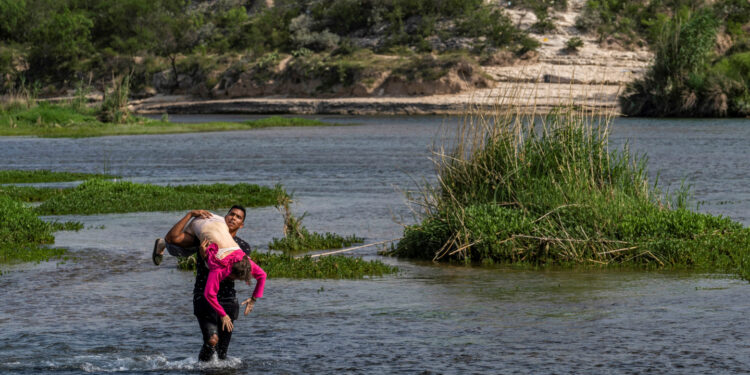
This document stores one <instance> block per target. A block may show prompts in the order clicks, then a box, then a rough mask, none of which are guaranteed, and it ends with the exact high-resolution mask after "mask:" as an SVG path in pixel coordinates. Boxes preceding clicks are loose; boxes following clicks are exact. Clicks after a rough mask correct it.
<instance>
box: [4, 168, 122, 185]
mask: <svg viewBox="0 0 750 375" xmlns="http://www.w3.org/2000/svg"><path fill="white" fill-rule="evenodd" d="M117 177H119V176H113V175H108V174H100V173H72V172H53V171H50V170H48V169H35V170H17V169H9V170H0V184H27V183H38V182H69V181H81V180H90V179H93V178H101V179H106V178H117Z"/></svg>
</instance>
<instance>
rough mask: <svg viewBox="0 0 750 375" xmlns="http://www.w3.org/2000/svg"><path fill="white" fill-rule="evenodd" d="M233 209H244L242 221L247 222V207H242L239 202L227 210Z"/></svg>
mask: <svg viewBox="0 0 750 375" xmlns="http://www.w3.org/2000/svg"><path fill="white" fill-rule="evenodd" d="M232 210H240V211H242V222H243V223H244V222H245V217H246V216H247V212H246V211H245V207H242V206H240V205H239V204H235V205H234V206H232V208H230V209H229V211H227V213H230V212H232Z"/></svg>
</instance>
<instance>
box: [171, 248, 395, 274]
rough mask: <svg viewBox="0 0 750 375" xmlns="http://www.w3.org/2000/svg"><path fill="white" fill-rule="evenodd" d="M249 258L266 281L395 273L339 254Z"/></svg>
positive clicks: (182, 264)
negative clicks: (266, 278) (260, 270)
mask: <svg viewBox="0 0 750 375" xmlns="http://www.w3.org/2000/svg"><path fill="white" fill-rule="evenodd" d="M194 256H195V255H193V256H190V257H187V258H180V259H179V260H178V267H179V268H180V269H183V270H194V269H195V259H194V258H193V257H194ZM250 258H251V259H252V260H253V261H254V262H255V263H257V264H258V265H259V266H260V267H261V268H263V270H264V271H266V274H268V277H269V278H290V279H361V278H364V277H370V276H383V275H388V274H392V273H396V272H398V268H397V267H394V266H389V265H387V264H385V263H383V262H381V261H379V260H372V261H365V260H362V259H360V258H355V257H347V256H343V255H331V256H324V257H319V258H310V257H309V256H307V257H303V258H294V257H292V256H291V255H288V254H272V253H261V252H257V251H253V252H252V254H250Z"/></svg>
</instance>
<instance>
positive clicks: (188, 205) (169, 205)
mask: <svg viewBox="0 0 750 375" xmlns="http://www.w3.org/2000/svg"><path fill="white" fill-rule="evenodd" d="M279 194H285V193H284V190H283V189H282V188H281V187H280V186H276V187H274V188H269V187H264V186H258V185H251V184H235V185H227V184H212V185H178V186H157V185H146V184H137V183H133V182H128V181H120V182H112V181H105V180H89V181H86V182H84V183H82V184H80V185H78V186H77V187H75V188H73V189H71V190H70V191H67V192H66V193H65V194H60V195H56V196H53V197H52V198H51V199H49V200H48V201H46V202H44V203H42V204H41V205H40V206H39V207H37V208H36V211H37V212H38V213H40V214H44V215H70V214H79V215H92V214H102V213H124V212H145V211H175V210H187V209H195V208H204V209H218V208H226V207H231V206H232V205H235V204H240V205H243V206H245V207H258V206H267V205H272V204H274V203H275V202H276V199H277V195H279Z"/></svg>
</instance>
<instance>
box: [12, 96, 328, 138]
mask: <svg viewBox="0 0 750 375" xmlns="http://www.w3.org/2000/svg"><path fill="white" fill-rule="evenodd" d="M334 125H340V124H333V123H327V122H323V121H319V120H314V119H304V118H296V117H291V118H287V117H280V116H271V117H268V118H263V119H259V120H251V121H245V122H206V123H197V124H192V123H191V124H182V123H172V122H168V121H161V120H150V119H147V118H143V117H134V118H132V119H130V120H129V121H128V122H125V123H121V124H115V123H105V122H101V121H99V120H98V119H97V117H96V114H95V112H94V111H90V110H87V109H76V108H74V107H72V106H70V105H57V104H49V103H40V104H38V105H36V106H31V108H27V107H26V106H19V105H15V106H8V107H6V108H4V109H2V108H0V136H37V137H51V138H56V137H69V138H81V137H99V136H108V135H135V134H169V133H194V132H214V131H230V130H251V129H260V128H268V127H284V126H334Z"/></svg>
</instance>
